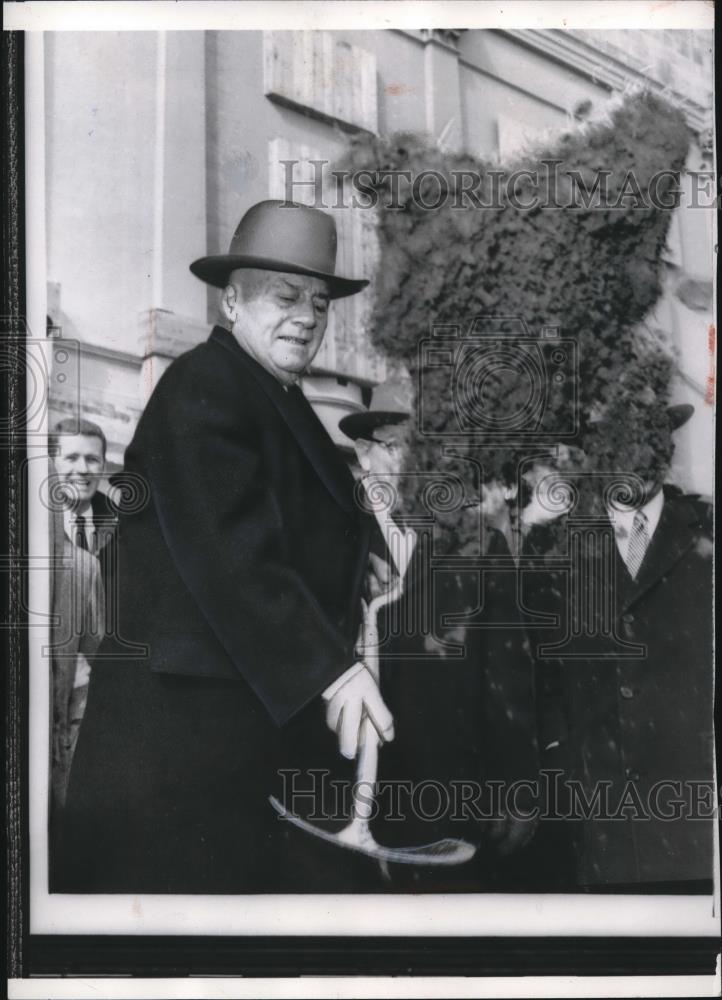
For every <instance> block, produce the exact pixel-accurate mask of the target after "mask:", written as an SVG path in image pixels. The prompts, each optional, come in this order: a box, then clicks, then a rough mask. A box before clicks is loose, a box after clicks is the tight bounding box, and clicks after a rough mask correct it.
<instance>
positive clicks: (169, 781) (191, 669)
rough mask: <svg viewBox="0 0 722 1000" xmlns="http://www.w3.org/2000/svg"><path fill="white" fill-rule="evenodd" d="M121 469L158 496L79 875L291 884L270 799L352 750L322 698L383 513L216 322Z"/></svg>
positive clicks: (104, 697)
mask: <svg viewBox="0 0 722 1000" xmlns="http://www.w3.org/2000/svg"><path fill="white" fill-rule="evenodd" d="M125 471H126V472H130V473H133V474H134V475H136V476H138V477H142V479H143V480H145V482H146V483H147V486H148V493H149V502H148V503H147V504H145V505H143V504H142V503H139V504H138V508H139V509H138V510H136V511H135V512H130V511H126V512H124V513H121V516H120V521H119V548H120V623H119V628H120V635H121V637H122V643H119V642H117V641H113V640H112V639H110V638H109V639H107V640H106V642H105V643H104V645H103V647H102V648H101V657H100V660H99V662H98V664H96V667H95V669H94V671H93V676H92V678H91V684H90V692H89V699H88V708H87V712H86V717H85V720H84V723H83V728H82V730H81V735H80V739H79V744H78V751H77V756H76V763H75V766H74V771H73V775H72V777H71V786H70V792H69V800H68V817H69V819H68V825H67V830H68V835H67V839H66V843H67V844H68V856H67V869H66V875H67V879H68V881H69V882H71V883H72V882H75V884H80V883H84V884H85V885H86V887H87V888H89V889H90V891H93V890H96V891H103V890H104V889H105V890H107V891H161V892H162V891H175V892H183V891H187V892H194V891H197V892H203V891H209V892H221V891H265V890H270V889H274V888H278V886H279V880H280V884H281V887H286V888H289V889H290V891H292V887H290V883H289V884H288V885H287V884H286V883H284V882H283V877H282V874H283V864H282V861H283V860H284V859H283V858H282V856H281V855H283V852H284V850H285V848H283V847H279V840H278V838H279V836H281V833H280V830H281V828H282V826H283V825H282V824H281V823H280V822H279V821H277V820H276V818H275V814H274V813H273V812H272V810H271V807H270V806H269V804H268V795H269V794H270V793H271V792H278V790H279V789H278V780H279V779H278V774H277V772H278V771H279V769H281V768H282V767H284V766H285V767H300V768H304V767H305V766H306V765H307V764H309V763H310V762H313V763H318V762H323V763H325V764H326V765H327V766H328V765H329V764H331V765H332V766H335V765H336V764H337V763H339V762H340V761H341V758H340V757H339V756H338V753H337V750H336V747H335V743H334V739H335V738H334V736H333V734H331V733H330V732H328V731H327V730H326V727H325V723H324V717H323V715H324V713H323V704H322V700H321V698H320V697H319V696H320V694H321V692H322V691H323V690H324V689H325V688H326V687H327V686H328V685H329V684H330V683H331V682H332V681H334V680H335V679H336V678H337V677H338V676H339V675H340V674H341V673H343V671H344V670H346V669H347V668H348V667H349V666H350V664H351V663H352V661H353V649H354V643H355V639H356V635H357V629H358V625H359V620H360V596H361V587H362V583H363V576H364V569H365V565H366V559H367V548H368V534H369V528H370V523H371V522H370V518H368V517H367V516H366V515H362V514H361V513H360V512H359V510H358V508H357V506H356V505H355V502H354V498H353V482H352V477H351V475H350V473H349V471H348V469H347V468H346V465H345V464H344V462H343V460H342V458H341V457H340V455H339V453H338V452H337V450H336V448H335V446H334V445H333V443H332V442H331V439H330V438H329V437H328V435H327V433H326V431H325V430H324V429H323V427H322V425H321V423H320V421H319V420H318V418H317V417H316V416H315V414H314V413H313V410H312V409H311V407H310V405H309V404H308V403H307V401H306V400H305V398H304V397H303V394H302V393H301V391H300V389H293V390H290V391H288V392H287V391H286V390H284V389H283V387H282V386H281V385H280V384H279V383H278V382H276V380H275V379H274V378H273V377H272V376H271V375H270V374H268V373H267V372H266V371H265V370H264V369H263V368H262V367H261V366H259V365H258V364H257V363H256V362H255V361H253V360H252V359H251V358H250V357H249V356H248V355H247V354H246V353H245V352H244V351H243V350H242V349H241V348H240V347H239V346H238V344H237V342H236V340H235V339H234V338H233V337H232V336H231V334H229V333H228V332H227V331H225V330H223V329H220V328H218V327H216V328H215V329H214V330H213V332H212V333H211V335H210V337H209V339H208V341H207V342H206V343H204V344H201V345H199V346H198V347H196V348H195V349H193V350H192V351H190V352H188V353H187V354H186V355H184V356H182V357H181V358H179V359H178V360H177V361H175V362H174V363H173V364H172V365H171V366H170V368H169V369H168V371H167V372H166V373H165V374H164V376H163V377H162V378H161V380H160V382H159V383H158V386H157V387H156V389H155V391H154V393H153V395H152V397H151V399H150V401H149V403H148V405H147V407H146V409H145V412H144V413H143V415H142V417H141V419H140V421H139V423H138V427H137V429H136V433H135V435H134V437H133V440H132V442H131V444H130V445H129V447H128V449H127V452H126V456H125ZM129 643H135V644H138V645H145V647H146V649H147V653H146V655H145V656H139V655H138V654H137V652H136V653H135V654H134V655H132V656H129V655H128V653H127V650H128V648H129V645H128V644H129ZM114 650H115V654H116V655H115V659H112V658H111V659H108V658H107V657H108V653H110V654H112V653H113V651H114ZM122 654H124V655H122ZM279 726H282V727H284V728H283V731H279V729H278V727H279ZM283 829H284V831H285V827H283ZM88 831H90V833H89V832H88ZM284 835H285V834H284ZM91 837H92V838H97V839H98V840H99V841H100V842H103V848H102V853H101V854H100V855H99V856H98V857H97V858H96V859H95V860H93V861H92V863H89V860H88V857H87V854H88V851H90V852H91V853H92V843H91ZM78 838H80V840H82V841H83V843H84V844H85V848H84V849H76V848H75V847H74V844H75V842H76V841H77V840H78ZM83 855H85V856H83ZM264 859H265V860H264ZM296 867H297V868H298V865H297V866H296ZM319 885H320V883H319ZM309 888H311V889H312V888H313V886H311V887H309Z"/></svg>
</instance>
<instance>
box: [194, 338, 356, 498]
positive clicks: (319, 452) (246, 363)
mask: <svg viewBox="0 0 722 1000" xmlns="http://www.w3.org/2000/svg"><path fill="white" fill-rule="evenodd" d="M209 341H212V342H213V343H215V344H218V345H219V346H220V347H222V348H224V349H225V350H227V351H228V352H229V353H230V354H231V355H232V356H233V357H234V358H235V359H236V361H237V362H239V363H240V364H241V365H243V367H244V369H245V370H246V371H247V372H248V373H249V374H250V375H251V376H252V377H253V378H254V379H255V380H256V381H257V382H258V384H259V386H260V387H261V388H262V389H263V391H264V392H265V393H266V395H267V396H268V398H269V399H270V401H271V402H272V403H273V405H274V406H275V407H276V409H277V410H278V412H279V413H280V414H281V416H282V417H283V419H284V420H285V421H286V423H287V425H288V427H289V429H290V431H291V433H292V434H293V436H294V437H295V439H296V441H297V442H298V444H299V445H300V446H301V448H302V450H303V452H304V453H305V455H306V457H307V458H308V460H309V461H310V463H311V465H312V466H313V467H314V469H315V470H316V472H317V474H318V476H319V478H320V479H321V481H322V482H323V484H324V486H325V487H326V489H327V490H328V492H329V493H330V494H331V496H332V497H333V498H334V500H335V501H336V502H337V503H338V504H339V506H340V507H342V508H343V509H344V510H346V511H348V512H349V513H358V509H357V507H356V505H355V502H354V489H353V477H352V475H351V472H350V470H349V469H348V468H347V466H346V463H345V462H344V461H343V459H342V457H341V455H340V454H339V452H338V449H337V448H336V445H335V444H334V443H333V441H332V440H331V438H330V436H329V434H328V432H327V431H326V429H325V427H324V426H323V424H322V423H321V421H320V420H319V418H318V417H317V416H316V414H315V413H314V411H313V408H312V406H311V404H310V403H309V402H308V400H307V399H306V397H305V396H304V395H303V392H302V391H301V389H300V387H299V388H298V389H296V390H294V389H290V390H286V389H284V388H283V386H282V385H281V384H280V382H278V381H277V380H276V379H275V378H274V377H273V375H271V374H270V372H267V371H266V369H265V368H264V367H263V366H262V365H259V364H258V362H257V361H255V360H254V359H253V358H252V357H251V356H250V354H248V353H247V352H246V351H244V350H243V348H242V347H241V345H240V344H239V343H238V341H237V340H236V338H235V337H234V336H233V334H232V333H230V332H229V331H228V330H225V329H223V327H220V326H215V327H214V328H213V330H212V331H211V335H210V337H209Z"/></svg>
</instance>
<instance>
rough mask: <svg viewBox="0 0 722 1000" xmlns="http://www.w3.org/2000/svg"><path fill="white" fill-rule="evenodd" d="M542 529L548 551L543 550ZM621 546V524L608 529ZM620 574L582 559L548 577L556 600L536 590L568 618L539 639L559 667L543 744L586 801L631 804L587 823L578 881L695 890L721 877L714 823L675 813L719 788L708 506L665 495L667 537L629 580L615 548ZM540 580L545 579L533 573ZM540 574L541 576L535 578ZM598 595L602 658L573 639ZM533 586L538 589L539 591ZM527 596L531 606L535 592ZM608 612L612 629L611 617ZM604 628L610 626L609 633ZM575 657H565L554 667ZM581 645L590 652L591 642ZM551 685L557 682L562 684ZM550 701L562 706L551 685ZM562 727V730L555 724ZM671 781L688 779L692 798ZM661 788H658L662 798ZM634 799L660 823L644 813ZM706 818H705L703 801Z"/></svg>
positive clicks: (662, 533) (540, 606) (542, 604)
mask: <svg viewBox="0 0 722 1000" xmlns="http://www.w3.org/2000/svg"><path fill="white" fill-rule="evenodd" d="M542 535H543V533H542V532H540V533H537V538H536V542H535V541H534V539H532V540H531V543H530V547H531V548H532V549H533V548H534V546H535V544H536V550H537V552H541V551H543V550H544V548H545V544H544V543H543V541H542ZM609 537H610V538H611V526H610V527H609ZM611 566H612V569H613V572H612V574H611V575H610V574H609V573H608V572H607V570H606V569H603V568H602V567H601V566H600V565H599V562H598V560H594V559H589V558H582V559H581V561H580V562H578V563H577V564H576V566H575V567H574V569H573V570H572V571H571V573H569V572H566V571H557V572H554V571H551V572H547V573H546V574H544V573H542V575H541V579H545V580H546V584H545V588H546V601H545V600H544V599H543V598H542V600H541V601H540V600H539V597H540V590H539V588H538V587H537V588H536V601H537V603H536V610H542V611H552V612H554V611H556V612H557V613H559V614H560V619H561V623H562V628H561V630H557V631H556V632H555V631H554V630H552V631H550V632H547V633H546V634H544V633H543V632H542V631H541V630H538V631H537V633H536V634H535V636H534V640H535V642H534V644H535V646H536V648H537V650H538V649H539V648H540V647H541V648H543V647H544V646H545V645H546V647H547V649H546V656H542V657H540V663H541V664H542V665H545V666H546V670H547V676H549V674H552V675H553V673H554V672H555V671H556V673H557V677H558V684H559V687H560V695H561V699H560V703H559V704H560V710H559V712H557V713H551V716H549V715H548V716H547V720H546V723H547V725H546V737H545V739H546V738H551V737H552V736H553V735H555V734H554V729H555V727H556V728H557V731H556V736H557V737H558V738H559V740H560V743H561V744H562V745H563V746H564V747H565V750H566V761H565V762H566V766H567V769H568V770H567V776H568V777H570V778H571V779H573V780H575V781H577V782H578V783H579V786H580V787H581V788H582V789H583V790H584V793H585V795H586V797H587V800H588V801H589V800H590V799H591V797H592V796H593V794H594V791H595V789H598V788H600V787H602V789H604V786H600V783H606V788H607V790H608V795H609V801H610V803H611V804H612V811H613V810H614V808H616V806H618V805H619V804H620V803H621V802H623V801H624V796H625V790H626V792H627V795H628V798H627V801H628V802H629V803H630V806H629V808H628V810H627V811H626V814H625V815H626V817H627V818H624V816H623V818H621V819H617V820H612V819H608V820H604V819H602V818H596V819H595V818H590V819H589V820H583V821H582V822H580V823H579V824H578V829H577V850H578V860H577V878H578V881H579V883H580V884H584V885H590V886H601V885H609V884H613V885H630V886H634V885H640V886H641V885H644V884H645V883H657V882H664V883H667V882H670V883H671V882H678V883H683V882H695V881H700V880H709V879H711V875H712V822H711V820H710V819H707V820H704V819H701V818H685V817H684V816H682V817H680V818H677V819H675V818H670V819H664V818H659V817H658V816H657V817H655V815H653V813H654V811H655V810H654V803H653V802H652V809H647V804H648V803H649V802H650V799H652V800H653V798H654V796H655V794H656V795H658V804H657V807H658V809H661V810H662V811H663V812H666V813H667V814H668V815H669V816H670V817H673V816H674V811H675V806H674V803H673V799H674V798H676V797H679V798H682V799H686V800H687V802H688V803H689V801H690V796H691V795H693V788H694V786H693V785H692V784H691V783H693V782H702V783H703V784H705V785H706V786H707V788H708V790H709V789H711V784H712V776H713V770H712V766H713V750H712V709H713V697H712V696H713V666H712V543H711V533H710V511H709V507H708V505H706V504H704V503H701V502H700V501H699V500H697V499H696V498H694V497H686V496H682V495H681V494H680V493H679V492H678V491H676V490H674V489H672V488H665V503H664V507H663V510H662V515H661V518H660V521H659V524H658V526H657V529H656V531H655V533H654V535H653V537H652V540H651V543H650V545H649V548H648V550H647V553H646V555H645V558H644V561H643V563H642V566H641V568H640V571H639V573H638V575H637V578H636V580H632V578H631V577H630V576H629V573H628V572H627V569H626V566H625V564H624V562H623V561H622V559H621V557H620V556H619V554H618V552H617V549H616V545H614V544H613V543H612V546H611ZM532 575H534V574H532ZM537 578H538V579H539V577H538V571H537ZM591 586H593V587H594V588H595V591H596V596H597V603H596V612H595V613H596V615H597V625H599V626H600V627H599V628H598V630H597V631H598V632H599V633H600V635H601V633H606V634H604V635H601V638H599V639H598V640H595V642H597V643H598V649H597V651H596V654H597V655H579V656H574V655H573V653H574V650H575V644H577V645H576V648H577V649H579V650H584V644H585V643H587V642H588V641H589V640H588V639H587V638H585V637H584V636H577V637H573V636H572V637H571V640H570V639H569V635H568V634H567V635H566V636H564V637H563V636H562V633H564V632H565V631H567V628H568V625H569V622H570V619H569V615H568V614H567V613H566V610H567V609H568V608H570V607H571V606H572V604H573V602H574V600H575V598H574V596H573V595H574V593H575V592H576V594H577V595H584V594H586V595H587V596H588V595H589V594H590V587H591ZM531 589H532V591H533V590H534V588H531ZM527 599H528V600H529V602H530V603H532V604H533V603H534V598H533V597H531V596H530V591H529V590H527ZM605 607H608V608H609V609H610V613H611V614H610V617H609V618H608V621H607V622H606V623H605V622H603V621H601V620H600V617H599V616H601V615H604V614H605V612H604V608H605ZM605 624H611V625H612V628H611V630H609V629H608V628H605V627H603V626H605ZM560 640H561V645H558V646H557V652H559V651H563V652H565V654H566V655H565V656H564V657H563V658H555V649H554V646H555V644H556V643H559V641H560ZM580 644H581V645H580ZM552 688H553V685H552ZM549 693H550V695H551V697H550V699H549V703H550V704H553V693H554V692H553V690H550V692H549ZM550 718H551V721H550ZM664 782H681V783H682V786H681V787H682V795H681V796H677V795H676V792H675V791H674V789H673V786H669V785H663V784H660V783H664ZM655 789H659V791H658V792H655ZM635 793H636V795H638V797H639V799H640V800H641V802H642V803H643V805H644V806H645V810H646V811H647V812H648V813H649V814H651V818H649V819H644V818H633V817H634V815H635V813H637V812H638V811H639V810H638V809H637V807H636V800H635ZM603 794H607V793H606V792H604V790H603ZM697 811H698V813H700V812H703V811H704V806H703V807H702V809H701V810H697Z"/></svg>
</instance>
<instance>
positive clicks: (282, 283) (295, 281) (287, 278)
mask: <svg viewBox="0 0 722 1000" xmlns="http://www.w3.org/2000/svg"><path fill="white" fill-rule="evenodd" d="M230 281H231V283H232V284H234V285H237V286H239V287H240V288H241V289H242V290H243V291H244V293H245V294H246V296H257V295H271V294H274V293H278V292H294V293H295V294H297V295H308V296H314V297H316V296H318V297H320V298H324V299H328V298H329V288H328V283H327V282H326V281H324V279H323V278H316V277H313V276H311V275H309V274H293V273H292V272H286V271H266V270H263V269H261V268H255V267H247V268H239V269H238V270H236V271H233V272H232V273H231V277H230Z"/></svg>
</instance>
